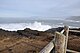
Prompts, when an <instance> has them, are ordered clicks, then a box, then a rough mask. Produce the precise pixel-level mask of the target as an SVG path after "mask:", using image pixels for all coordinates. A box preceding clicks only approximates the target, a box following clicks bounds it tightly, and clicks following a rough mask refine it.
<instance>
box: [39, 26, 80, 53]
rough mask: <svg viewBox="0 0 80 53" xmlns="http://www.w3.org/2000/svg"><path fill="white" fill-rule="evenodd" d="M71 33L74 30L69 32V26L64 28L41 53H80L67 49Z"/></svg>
mask: <svg viewBox="0 0 80 53" xmlns="http://www.w3.org/2000/svg"><path fill="white" fill-rule="evenodd" d="M69 31H73V30H69V27H68V26H64V29H63V30H62V31H61V32H55V38H54V39H53V40H52V41H51V42H50V43H49V44H48V45H46V46H45V47H44V48H43V49H42V50H41V51H40V52H39V53H50V52H51V51H52V53H66V52H70V53H80V52H77V51H73V50H69V49H67V42H68V34H69ZM73 32H79V31H73ZM53 48H54V49H53ZM52 49H53V50H52Z"/></svg>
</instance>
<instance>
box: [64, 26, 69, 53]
mask: <svg viewBox="0 0 80 53" xmlns="http://www.w3.org/2000/svg"><path fill="white" fill-rule="evenodd" d="M68 34H69V27H68V26H64V35H65V36H66V37H65V50H67V42H68ZM64 53H66V51H65V52H64Z"/></svg>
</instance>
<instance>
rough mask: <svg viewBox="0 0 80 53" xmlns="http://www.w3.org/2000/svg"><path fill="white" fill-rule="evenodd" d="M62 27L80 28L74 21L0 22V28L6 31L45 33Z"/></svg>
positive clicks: (79, 24)
mask: <svg viewBox="0 0 80 53" xmlns="http://www.w3.org/2000/svg"><path fill="white" fill-rule="evenodd" d="M64 25H67V26H69V27H70V28H73V27H76V28H78V27H80V21H75V20H66V19H65V20H25V21H24V22H21V21H20V22H0V28H1V29H4V30H8V31H17V30H23V29H25V28H30V29H32V30H38V31H45V30H48V29H51V28H57V27H63V26H64Z"/></svg>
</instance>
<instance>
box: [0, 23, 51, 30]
mask: <svg viewBox="0 0 80 53" xmlns="http://www.w3.org/2000/svg"><path fill="white" fill-rule="evenodd" d="M0 28H2V29H5V30H8V31H17V30H23V29H25V28H30V29H32V30H38V31H45V30H48V29H50V28H52V27H51V26H50V25H42V24H41V22H34V23H8V24H0Z"/></svg>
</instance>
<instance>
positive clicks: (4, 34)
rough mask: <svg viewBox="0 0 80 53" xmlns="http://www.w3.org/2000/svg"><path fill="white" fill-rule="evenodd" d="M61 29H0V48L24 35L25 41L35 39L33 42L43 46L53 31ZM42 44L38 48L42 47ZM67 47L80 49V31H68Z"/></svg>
mask: <svg viewBox="0 0 80 53" xmlns="http://www.w3.org/2000/svg"><path fill="white" fill-rule="evenodd" d="M70 29H71V28H70ZM61 30H63V27H58V28H52V29H49V30H46V31H37V30H31V29H29V28H26V29H24V30H18V31H7V30H3V29H0V43H1V44H0V49H4V48H5V47H4V46H6V45H10V44H13V43H15V42H17V41H19V40H23V38H25V37H26V38H25V39H24V40H26V41H27V40H29V41H27V42H30V41H31V40H35V42H33V43H35V44H37V45H41V44H43V45H42V46H45V45H46V44H48V42H50V41H51V40H52V39H53V38H54V36H53V34H54V32H55V31H58V32H60V31H61ZM71 30H78V31H80V28H72V29H71ZM6 38H8V39H9V40H5V39H6ZM2 41H3V42H2ZM7 41H8V42H7ZM9 41H10V42H9ZM26 41H25V42H26ZM41 41H42V42H41ZM4 42H6V43H5V44H4ZM37 42H38V43H37ZM33 43H30V44H33ZM40 43H41V44H40ZM3 44H4V45H3ZM33 45H34V44H33ZM2 46H3V47H4V48H3V47H2ZM42 46H41V47H40V48H42ZM13 48H14V47H13ZM68 48H69V49H72V50H75V51H80V33H74V32H69V41H68ZM39 50H40V49H39ZM5 51H6V50H5ZM14 51H15V50H14ZM18 52H19V51H18ZM22 52H23V50H22ZM2 53H5V52H2ZM15 53H17V52H15Z"/></svg>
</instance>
